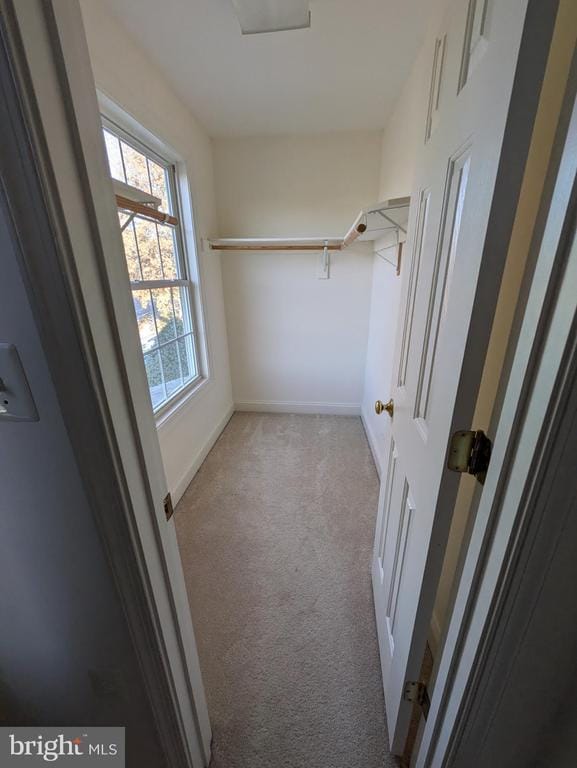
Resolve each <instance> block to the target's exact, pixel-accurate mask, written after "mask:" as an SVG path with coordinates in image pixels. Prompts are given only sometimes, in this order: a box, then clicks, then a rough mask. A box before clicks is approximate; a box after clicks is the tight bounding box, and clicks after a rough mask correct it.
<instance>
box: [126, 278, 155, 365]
mask: <svg viewBox="0 0 577 768" xmlns="http://www.w3.org/2000/svg"><path fill="white" fill-rule="evenodd" d="M132 298H133V301H134V311H135V312H136V319H137V321H138V332H139V334H140V344H141V346H142V351H143V352H148V351H149V350H151V349H154V347H155V346H156V345H157V343H158V340H157V337H156V324H155V322H154V311H153V306H152V296H151V295H150V291H133V292H132Z"/></svg>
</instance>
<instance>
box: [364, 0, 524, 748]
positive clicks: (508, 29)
mask: <svg viewBox="0 0 577 768" xmlns="http://www.w3.org/2000/svg"><path fill="white" fill-rule="evenodd" d="M526 5H527V3H526V0H453V2H451V3H450V4H449V5H448V6H447V11H446V15H445V17H444V19H443V21H442V23H441V24H440V26H439V29H438V33H437V36H436V38H435V40H434V41H432V44H431V51H430V56H431V59H430V60H431V76H430V82H431V85H430V93H429V99H428V110H427V117H426V121H425V124H424V125H423V126H422V146H421V150H420V156H419V158H418V160H417V171H416V175H415V185H414V189H413V193H412V198H411V206H412V210H411V216H410V222H409V233H408V242H407V248H406V253H407V254H408V259H407V263H406V265H405V267H404V270H403V276H402V280H403V282H402V289H401V290H402V295H401V304H400V306H401V310H400V317H399V324H398V332H397V340H396V352H395V365H394V368H393V370H394V374H393V381H392V383H391V392H390V396H391V397H392V398H393V400H394V415H393V417H392V422H391V431H390V434H391V438H390V446H389V451H388V462H387V466H386V471H385V472H384V473H383V477H382V485H381V493H380V498H379V514H378V521H377V529H376V536H375V548H374V559H373V591H374V598H375V607H376V616H377V629H378V634H379V646H380V652H381V663H382V671H383V682H384V689H385V702H386V711H387V722H388V727H389V733H390V738H391V746H392V749H393V751H394V752H396V753H398V754H399V753H401V752H402V751H403V747H404V741H405V737H406V731H407V727H408V723H409V718H410V711H411V707H410V704H408V703H407V702H405V701H404V700H403V689H404V684H405V681H407V680H418V676H419V671H420V666H421V661H422V658H423V651H424V647H425V643H426V637H427V631H428V627H429V623H430V617H431V611H432V607H433V603H434V598H435V594H436V588H437V583H438V571H439V553H441V554H442V551H444V547H445V544H446V537H447V530H448V526H447V518H448V515H447V510H450V509H452V504H453V503H454V494H455V491H456V483H455V482H453V483H448V484H447V483H445V484H444V485H443V483H442V478H443V475H444V473H445V472H446V471H447V470H445V456H446V449H447V443H448V439H449V437H450V430H451V424H452V423H453V417H454V413H455V408H456V407H457V405H458V403H457V393H458V386H459V380H460V378H461V376H462V374H463V370H464V368H463V367H464V365H466V360H465V359H464V353H465V349H466V346H467V339H468V330H469V321H470V318H471V314H472V311H473V307H474V303H475V290H476V287H477V280H478V275H479V270H480V268H481V266H482V261H483V246H484V241H485V233H486V231H487V222H488V219H489V211H490V207H491V203H492V200H493V191H494V186H495V179H496V176H497V169H498V163H499V156H500V150H501V144H502V140H503V134H504V129H505V123H506V118H507V112H508V106H509V100H510V95H511V90H512V85H513V78H514V73H515V65H516V61H517V55H518V50H519V44H520V39H521V33H522V27H523V21H524V17H525V12H526ZM485 278H487V276H486V275H485ZM490 279H491V276H489V280H490ZM498 280H499V276H498V275H495V282H497V281H498ZM485 284H486V280H485ZM477 301H480V299H477ZM476 309H478V307H476ZM490 322H491V317H490V314H489V309H488V310H487V323H490ZM481 353H482V352H481ZM384 394H385V395H387V394H388V393H384ZM382 418H389V417H388V416H387V415H383V416H382ZM472 426H473V425H471V424H468V423H466V424H461V425H460V427H461V428H462V429H469V428H472ZM440 517H443V521H444V522H443V524H442V525H441V524H437V525H436V523H438V521H439V519H440Z"/></svg>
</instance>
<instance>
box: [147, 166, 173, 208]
mask: <svg viewBox="0 0 577 768" xmlns="http://www.w3.org/2000/svg"><path fill="white" fill-rule="evenodd" d="M148 170H149V172H150V181H151V184H152V194H153V195H155V196H156V197H159V198H160V199H161V200H162V203H161V205H160V210H161V211H165V212H166V213H172V210H171V208H169V200H168V180H167V178H166V176H167V171H166V169H165V168H163V167H162V166H161V165H158V163H155V162H154V160H151V159H150V158H149V159H148Z"/></svg>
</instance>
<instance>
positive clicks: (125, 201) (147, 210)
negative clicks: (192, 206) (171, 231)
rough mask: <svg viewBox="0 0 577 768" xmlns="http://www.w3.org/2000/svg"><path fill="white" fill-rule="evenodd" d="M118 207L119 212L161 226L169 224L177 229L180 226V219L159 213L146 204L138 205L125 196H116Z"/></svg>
mask: <svg viewBox="0 0 577 768" xmlns="http://www.w3.org/2000/svg"><path fill="white" fill-rule="evenodd" d="M116 205H117V207H118V210H119V211H125V212H126V213H131V214H133V216H142V217H143V218H145V219H149V220H151V221H156V222H158V223H159V224H169V225H170V226H171V227H176V225H177V224H178V219H177V218H176V217H175V216H171V215H170V214H169V213H163V212H162V211H157V210H156V208H151V207H150V206H149V205H146V204H145V203H137V202H136V201H135V200H130V198H128V197H124V195H116Z"/></svg>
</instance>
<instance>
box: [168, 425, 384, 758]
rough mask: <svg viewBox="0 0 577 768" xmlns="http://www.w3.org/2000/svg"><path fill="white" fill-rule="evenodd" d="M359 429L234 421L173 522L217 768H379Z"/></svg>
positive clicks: (371, 516) (371, 485)
mask: <svg viewBox="0 0 577 768" xmlns="http://www.w3.org/2000/svg"><path fill="white" fill-rule="evenodd" d="M377 495H378V478H377V474H376V471H375V468H374V465H373V462H372V459H371V455H370V452H369V447H368V444H367V441H366V438H365V434H364V431H363V427H362V424H361V422H360V420H359V419H357V418H352V417H338V416H293V415H285V414H256V413H237V414H235V415H234V416H233V418H232V420H231V421H230V423H229V424H228V426H227V428H226V429H225V431H224V432H223V434H222V435H221V437H220V439H219V440H218V442H217V444H216V445H215V447H214V448H213V450H212V451H211V453H210V454H209V456H208V457H207V459H206V461H205V462H204V464H203V465H202V467H201V469H200V471H199V472H198V474H197V476H196V477H195V479H194V480H193V482H192V483H191V485H190V486H189V488H188V490H187V491H186V494H185V495H184V497H183V499H182V501H181V502H180V504H179V505H178V508H177V510H176V514H175V518H176V528H177V534H178V540H179V544H180V549H181V553H182V559H183V565H184V572H185V578H186V582H187V588H188V593H189V598H190V604H191V609H192V616H193V620H194V626H195V631H196V637H197V641H198V646H199V653H200V661H201V666H202V670H203V677H204V682H205V686H206V691H207V696H208V704H209V713H210V717H211V722H212V728H213V733H214V739H213V759H212V762H211V766H212V768H388V767H389V766H396V765H397V763H396V761H395V759H394V758H393V757H392V756H391V755H390V754H389V752H388V743H387V733H386V726H385V718H384V705H383V694H382V689H381V672H380V666H379V657H378V649H377V641H376V630H375V623H374V615H373V606H372V595H371V585H370V574H369V570H370V560H371V550H372V539H373V529H374V523H375V514H376V507H377Z"/></svg>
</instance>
